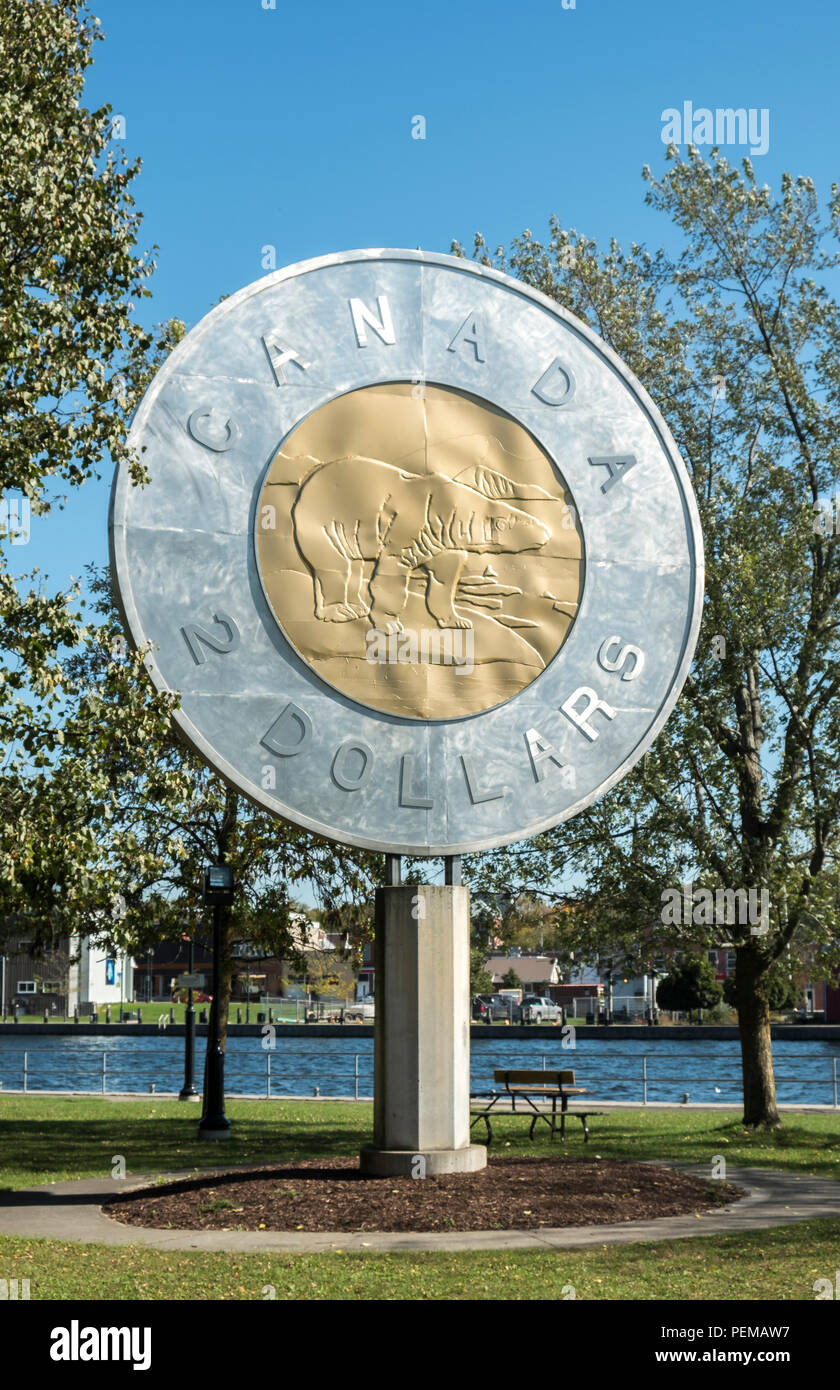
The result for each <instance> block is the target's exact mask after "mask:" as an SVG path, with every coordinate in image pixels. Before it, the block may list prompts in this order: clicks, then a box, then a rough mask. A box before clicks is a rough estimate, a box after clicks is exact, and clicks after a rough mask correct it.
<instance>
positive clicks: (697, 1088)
mask: <svg viewBox="0 0 840 1390" xmlns="http://www.w3.org/2000/svg"><path fill="white" fill-rule="evenodd" d="M65 1058H66V1059H67V1060H66V1061H65V1060H64V1059H65ZM14 1059H16V1060H14ZM109 1059H110V1065H109ZM146 1059H148V1060H146ZM499 1060H500V1059H499V1058H498V1057H494V1058H493V1062H492V1064H488V1062H487V1061H486V1060H485V1057H484V1055H483V1049H482V1050H481V1052H478V1050H476V1052H474V1054H473V1072H474V1075H475V1089H479V1088H480V1089H484V1090H486V1089H488V1082H487V1080H486V1075H487V1073H488V1072H489V1075H490V1076H491V1077H492V1068H493V1067H495V1066H497V1065H499ZM838 1060H840V1059H838V1058H837V1057H825V1056H811V1057H808V1058H794V1057H792V1056H791V1055H790V1054H782V1055H781V1056H779V1057H778V1058H776V1059H775V1066H774V1073H775V1080H776V1088H777V1091H779V1092H785V1091H786V1089H787V1088H788V1087H793V1088H795V1090H796V1098H795V1099H794V1100H787V1101H785V1099H784V1096H782V1097H780V1098H781V1100H782V1103H787V1104H796V1103H797V1101H800V1100H801V1101H802V1102H803V1103H812V1104H825V1105H833V1106H834V1107H835V1108H838V1107H840V1069H838ZM694 1061H702V1063H703V1064H704V1070H703V1071H700V1070H699V1069H698V1070H696V1071H695V1070H692V1068H691V1067H688V1069H687V1067H686V1064H687V1063H692V1062H694ZM792 1061H793V1062H797V1063H798V1064H800V1065H799V1067H798V1069H797V1070H796V1071H795V1072H794V1073H791V1072H789V1070H788V1066H787V1064H788V1063H790V1062H792ZM805 1061H807V1063H808V1067H809V1070H811V1071H817V1070H820V1071H821V1072H822V1074H821V1075H803V1074H802V1068H801V1063H802V1062H805ZM182 1062H183V1054H182V1053H181V1050H180V1048H178V1047H177V1046H176V1047H175V1048H173V1049H172V1052H171V1056H168V1057H166V1056H162V1054H161V1052H160V1051H156V1050H152V1049H148V1048H132V1049H131V1051H130V1053H129V1052H122V1051H118V1050H114V1049H112V1050H106V1049H101V1050H100V1049H93V1048H91V1049H86V1050H85V1052H84V1053H83V1054H80V1053H79V1052H78V1051H76V1050H73V1049H70V1048H52V1047H51V1048H50V1049H49V1051H46V1050H40V1049H30V1048H27V1049H25V1050H23V1051H20V1052H18V1051H17V1050H14V1051H9V1052H6V1053H0V1073H3V1074H5V1075H6V1077H7V1082H5V1083H4V1081H0V1088H2V1087H4V1086H5V1089H6V1090H15V1091H17V1090H19V1089H20V1090H22V1091H24V1092H29V1091H32V1090H38V1091H76V1092H80V1093H82V1094H86V1095H96V1094H97V1093H99V1094H101V1095H107V1094H113V1093H114V1092H115V1091H116V1092H120V1093H123V1094H129V1093H131V1094H136V1093H138V1092H139V1093H142V1092H143V1091H144V1090H148V1091H149V1092H150V1093H152V1094H156V1093H159V1092H158V1087H160V1088H161V1090H162V1091H164V1093H167V1094H170V1093H175V1092H177V1091H178V1090H180V1086H181V1080H182V1070H183V1067H182ZM541 1062H542V1069H543V1071H546V1070H548V1068H549V1066H551V1067H555V1066H557V1067H564V1068H565V1067H569V1066H570V1065H573V1066H574V1068H575V1070H576V1071H577V1072H578V1074H579V1079H580V1080H581V1081H582V1083H583V1084H584V1085H585V1086H586V1089H587V1093H588V1095H589V1096H590V1097H591V1099H592V1100H594V1101H599V1100H600V1101H610V1100H623V1101H625V1103H627V1102H628V1101H629V1102H630V1103H635V1104H638V1103H641V1104H642V1105H647V1104H649V1103H650V1101H651V1092H652V1091H653V1092H659V1093H662V1092H665V1095H664V1096H662V1095H661V1094H660V1099H663V1100H665V1101H667V1102H669V1103H674V1102H675V1101H682V1102H684V1103H689V1102H690V1101H691V1100H692V1099H694V1102H695V1104H709V1105H714V1104H720V1105H731V1104H733V1103H734V1100H733V1099H730V1100H726V1099H721V1100H719V1101H717V1100H714V1099H711V1098H709V1096H708V1091H709V1089H710V1088H713V1089H714V1093H715V1094H717V1095H721V1096H722V1095H723V1093H724V1091H725V1090H726V1091H730V1092H733V1093H735V1098H736V1099H737V1097H738V1096H740V1090H741V1084H742V1078H741V1070H740V1059H739V1058H738V1057H737V1056H736V1055H731V1056H725V1055H710V1054H709V1053H706V1052H691V1053H687V1052H680V1053H669V1054H667V1055H663V1054H662V1053H656V1054H654V1053H649V1052H645V1053H642V1054H637V1055H633V1054H631V1053H628V1052H627V1051H624V1050H620V1051H619V1050H616V1051H599V1052H597V1053H590V1054H588V1055H587V1056H586V1058H585V1060H584V1059H583V1058H582V1056H581V1053H580V1051H576V1050H574V1049H568V1050H566V1049H562V1051H559V1052H558V1054H557V1055H554V1056H551V1057H549V1054H548V1053H543V1054H542V1057H541ZM39 1063H41V1064H42V1065H41V1067H40V1068H39V1066H38V1064H39ZM199 1063H200V1058H199ZM312 1063H313V1057H312V1056H307V1057H306V1058H301V1057H298V1056H289V1055H288V1054H283V1055H278V1051H277V1049H273V1048H271V1049H267V1050H265V1051H263V1052H262V1053H261V1052H260V1051H257V1050H256V1049H255V1050H254V1052H253V1053H251V1052H245V1051H241V1052H240V1051H234V1050H228V1052H227V1055H226V1091H227V1094H228V1095H230V1096H257V1095H264V1096H265V1097H266V1098H268V1099H270V1098H271V1097H272V1096H277V1095H290V1096H296V1097H300V1098H301V1099H303V1098H305V1097H307V1096H308V1097H313V1096H320V1095H321V1094H322V1093H323V1094H324V1095H330V1096H338V1097H346V1098H347V1099H350V1098H353V1099H355V1100H358V1099H360V1098H363V1097H370V1096H371V1095H372V1094H373V1056H372V1053H368V1054H361V1053H359V1052H354V1053H350V1052H347V1053H345V1054H344V1055H342V1054H340V1053H337V1054H333V1055H330V1056H323V1057H322V1062H321V1066H320V1067H317V1068H316V1067H314V1066H313V1065H312ZM710 1066H712V1067H713V1070H711V1071H710V1070H709V1068H710ZM307 1067H308V1068H309V1071H308V1074H306V1070H305V1069H306V1068H307ZM91 1072H93V1075H91ZM304 1076H305V1079H304ZM141 1078H142V1079H141ZM16 1081H19V1083H20V1084H19V1085H16V1084H15V1082H16ZM9 1082H10V1083H11V1084H8V1083H9ZM85 1082H88V1084H84V1083H85ZM109 1082H110V1091H109ZM62 1083H64V1084H62ZM489 1084H492V1082H491V1083H489ZM813 1087H819V1088H821V1090H822V1091H823V1093H824V1094H825V1095H826V1096H828V1095H831V1097H832V1099H831V1100H828V1099H826V1100H816V1101H811V1102H808V1098H807V1092H808V1091H810V1093H811V1094H813V1090H812V1088H813ZM692 1088H693V1096H692ZM803 1091H805V1092H806V1094H805V1095H803V1094H802V1093H803Z"/></svg>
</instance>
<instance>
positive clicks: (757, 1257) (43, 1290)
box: [0, 1221, 838, 1301]
mask: <svg viewBox="0 0 840 1390" xmlns="http://www.w3.org/2000/svg"><path fill="white" fill-rule="evenodd" d="M837 1258H838V1228H837V1222H835V1221H808V1222H803V1223H802V1224H801V1225H798V1226H795V1227H791V1226H788V1227H783V1228H781V1229H777V1230H774V1231H755V1232H749V1233H747V1234H744V1235H739V1236H705V1237H700V1238H698V1239H696V1240H675V1241H668V1242H664V1241H658V1242H656V1243H655V1244H639V1245H612V1246H607V1245H599V1246H594V1247H593V1248H591V1249H589V1250H561V1251H554V1250H548V1249H546V1250H534V1251H530V1250H528V1251H516V1252H511V1251H505V1250H500V1251H490V1252H469V1253H465V1254H457V1255H448V1254H393V1255H379V1254H377V1255H373V1254H371V1255H367V1254H355V1253H354V1254H340V1253H335V1254H331V1255H269V1254H266V1255H232V1254H228V1253H219V1254H205V1253H199V1252H196V1253H193V1252H191V1251H190V1252H187V1251H172V1250H144V1249H141V1248H140V1247H138V1246H124V1247H119V1248H111V1247H106V1246H103V1245H85V1246H82V1245H71V1244H67V1243H66V1242H58V1241H44V1240H18V1239H11V1238H0V1268H2V1270H3V1275H4V1277H8V1278H12V1279H28V1280H29V1281H30V1297H31V1298H32V1299H41V1300H44V1299H62V1298H67V1299H97V1300H98V1299H123V1298H128V1299H132V1298H141V1299H151V1300H155V1301H158V1300H163V1299H169V1300H178V1299H187V1298H195V1299H263V1298H270V1297H271V1288H273V1289H274V1296H275V1298H277V1299H383V1300H403V1299H408V1300H420V1299H445V1300H449V1299H469V1300H472V1299H499V1300H505V1301H507V1300H510V1299H565V1298H569V1297H571V1291H570V1288H569V1286H571V1287H572V1288H573V1289H574V1297H575V1298H577V1299H620V1300H625V1299H626V1300H634V1299H654V1300H659V1299H663V1300H667V1299H684V1298H688V1299H693V1300H696V1299H707V1298H722V1299H728V1300H732V1299H737V1300H741V1299H748V1300H752V1299H756V1300H762V1299H785V1300H813V1299H814V1297H815V1294H814V1283H815V1281H816V1280H817V1279H823V1278H831V1279H833V1277H834V1270H835V1269H836V1268H837ZM266 1286H270V1287H268V1288H267V1287H266Z"/></svg>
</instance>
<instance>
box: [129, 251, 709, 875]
mask: <svg viewBox="0 0 840 1390" xmlns="http://www.w3.org/2000/svg"><path fill="white" fill-rule="evenodd" d="M131 443H132V444H133V445H134V446H135V447H136V449H137V450H138V451H139V452H140V454H141V457H142V460H143V462H144V464H145V466H146V468H147V470H148V472H149V475H150V479H151V481H150V484H149V485H148V486H147V487H145V488H136V487H133V486H132V485H131V484H130V481H129V479H128V477H127V475H126V474H125V473H120V474H118V476H117V478H116V480H115V488H114V495H113V501H112V516H111V535H112V552H113V560H114V568H115V572H116V576H117V581H118V587H119V592H120V594H121V601H122V604H123V608H124V614H125V618H126V621H127V624H128V627H129V629H130V631H131V634H132V636H133V638H134V639H135V641H136V642H138V643H148V644H150V649H151V650H150V656H149V666H150V670H151V672H152V675H153V678H154V680H155V682H156V683H157V684H158V685H159V686H160V687H161V688H165V689H169V690H176V691H178V692H179V693H180V696H181V703H180V709H179V711H178V713H177V716H176V718H177V720H178V723H179V724H180V727H181V729H182V731H183V733H184V734H185V735H186V737H187V738H188V740H189V741H190V742H191V743H192V745H193V746H194V747H195V748H196V750H197V751H198V752H199V753H200V754H201V755H202V756H203V757H204V758H206V760H207V761H208V762H209V763H210V764H212V765H213V766H214V767H215V768H216V769H217V770H218V771H219V772H220V773H221V774H222V775H223V776H224V777H225V778H226V779H227V780H228V781H229V782H231V783H232V784H233V785H234V786H235V787H237V788H239V789H240V790H241V791H242V792H244V793H245V794H246V795H247V796H249V797H251V798H252V799H253V800H254V801H256V802H258V803H259V804H260V805H262V806H264V807H266V808H267V809H268V810H270V811H273V812H275V813H276V814H278V815H280V816H284V817H287V818H288V819H290V820H292V821H295V822H297V823H298V824H299V825H302V826H305V827H307V828H308V829H310V830H313V831H316V832H319V833H321V834H324V835H327V836H330V837H332V838H334V839H337V840H341V841H344V842H346V843H349V844H354V845H359V846H362V847H366V848H372V849H380V850H386V851H390V852H391V853H394V854H408V853H415V854H427V855H431V854H437V855H439V854H460V853H464V852H467V851H473V850H482V849H489V848H492V847H493V846H496V845H501V844H503V843H505V842H508V841H512V840H516V839H521V838H523V837H526V836H530V835H534V834H536V833H537V832H538V831H540V830H543V829H545V828H546V827H548V826H551V825H554V824H556V823H558V822H559V821H562V820H565V819H567V818H568V817H570V816H573V815H575V814H576V813H577V812H578V811H580V810H581V809H582V808H583V807H585V806H587V805H588V804H589V803H590V802H591V801H593V800H594V799H595V798H596V797H598V796H600V795H601V794H602V793H603V792H604V791H606V790H607V789H608V788H609V787H610V786H612V785H613V784H614V783H615V782H616V781H617V780H618V779H619V778H620V777H621V776H622V775H623V773H625V772H626V771H627V770H628V769H629V768H630V767H631V766H632V765H633V763H634V762H636V761H637V759H638V758H639V757H640V756H641V755H642V754H643V753H644V751H645V749H646V748H647V747H648V746H649V745H650V743H651V742H652V740H653V739H654V738H655V736H656V734H657V732H658V731H659V729H660V728H661V727H662V724H663V723H664V721H665V719H666V718H667V715H668V713H669V711H670V710H671V708H672V706H673V705H674V702H675V701H676V699H677V696H678V694H679V691H680V688H681V686H682V683H683V681H684V679H685V676H686V673H687V671H688V667H689V663H690V660H691V655H692V651H693V647H694V643H695V640H696V635H697V630H698V626H699V621H700V606H701V598H702V549H701V538H700V530H699V524H698V518H697V511H696V507H695V503H694V499H693V496H692V493H691V488H690V484H689V482H688V477H687V474H686V470H685V467H684V465H683V463H682V460H681V459H680V457H679V454H678V452H677V449H676V447H675V445H674V442H673V440H672V438H671V435H670V433H669V431H668V429H667V426H666V425H665V423H664V421H663V420H662V417H661V416H660V415H659V413H658V411H657V410H656V407H655V406H654V405H653V403H652V402H651V401H650V399H649V398H648V396H647V395H646V393H645V391H644V390H643V388H642V387H641V386H640V385H639V383H638V382H637V381H636V380H635V379H634V377H633V376H632V375H631V373H630V372H629V371H628V370H627V368H626V367H625V366H624V365H623V364H622V363H621V361H619V359H618V358H617V357H616V356H615V354H614V353H613V352H612V351H611V350H610V349H609V348H608V347H607V346H606V345H605V344H604V343H603V342H601V341H600V340H599V339H598V338H597V337H596V336H595V335H594V334H593V333H591V332H590V331H589V329H588V328H586V327H585V326H584V325H583V324H582V323H580V322H578V321H577V320H576V319H574V318H573V317H572V316H571V315H569V314H568V313H566V312H565V311H564V310H562V309H561V308H560V307H559V306H558V305H557V304H555V303H554V302H553V301H551V300H549V299H547V298H545V297H544V296H543V295H541V294H539V293H537V292H536V291H534V290H531V289H528V288H527V287H526V286H524V285H523V284H521V283H519V282H518V281H516V280H513V279H511V278H509V277H507V276H505V275H502V274H499V273H498V272H496V271H493V270H489V269H486V268H484V267H480V266H476V265H474V264H472V263H470V262H468V261H465V260H460V259H456V258H453V257H449V256H440V255H431V254H427V253H425V252H419V251H387V250H386V251H356V252H348V253H345V254H341V255H332V256H325V257H322V258H320V259H318V260H313V261H307V262H303V263H301V264H299V265H295V266H291V267H289V268H288V269H286V270H281V271H278V272H276V273H275V274H272V275H268V276H266V277H265V278H264V279H262V280H259V281H257V282H255V283H254V284H252V285H249V286H247V287H246V288H245V289H243V290H241V291H240V292H239V293H238V294H235V295H232V296H231V297H230V298H228V299H226V300H224V302H223V303H222V304H220V305H219V306H218V307H217V308H215V309H214V310H213V311H212V312H211V313H210V314H208V315H207V317H206V318H205V319H203V320H202V321H201V323H199V324H198V326H197V327H196V328H194V329H193V331H192V332H191V333H189V334H188V335H187V337H186V338H185V340H184V341H183V342H182V343H181V344H180V346H179V347H178V348H177V349H176V350H175V351H174V352H173V353H172V355H171V357H170V358H169V359H168V361H167V362H166V363H165V365H164V366H163V367H162V369H161V370H160V372H159V373H158V375H157V377H156V379H155V381H154V383H153V384H152V386H151V388H150V390H149V391H148V393H147V395H146V397H145V399H144V401H143V403H142V405H141V407H140V409H139V411H138V414H137V417H136V419H135V422H134V425H133V428H132V431H131Z"/></svg>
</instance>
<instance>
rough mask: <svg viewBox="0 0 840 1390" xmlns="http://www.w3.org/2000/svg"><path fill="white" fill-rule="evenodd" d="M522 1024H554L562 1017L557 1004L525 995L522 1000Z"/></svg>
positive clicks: (531, 995)
mask: <svg viewBox="0 0 840 1390" xmlns="http://www.w3.org/2000/svg"><path fill="white" fill-rule="evenodd" d="M521 1016H522V1022H523V1023H556V1022H557V1020H558V1019H560V1018H562V1017H563V1013H562V1010H561V1008H560V1005H559V1004H555V1003H554V1001H553V1000H552V999H540V998H539V997H538V996H537V995H536V994H526V996H525V998H524V999H523V1000H522V1015H521Z"/></svg>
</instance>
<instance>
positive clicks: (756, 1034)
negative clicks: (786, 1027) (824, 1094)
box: [735, 946, 781, 1128]
mask: <svg viewBox="0 0 840 1390" xmlns="http://www.w3.org/2000/svg"><path fill="white" fill-rule="evenodd" d="M763 973H764V962H763V961H762V959H761V958H760V956H759V954H758V952H757V951H755V950H752V949H750V947H748V946H747V947H739V948H738V949H737V950H736V958H735V989H736V996H737V1007H738V1028H739V1031H740V1034H741V1068H742V1072H743V1079H744V1124H745V1125H750V1126H751V1127H752V1126H758V1125H761V1126H764V1127H768V1128H769V1127H770V1126H772V1125H779V1124H781V1119H780V1118H779V1111H778V1108H777V1105H776V1081H775V1077H774V1075H773V1051H772V1044H771V1038H770V1007H769V1004H768V1002H767V996H766V993H765V990H764V988H763V985H762V981H761V976H762V975H763Z"/></svg>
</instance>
